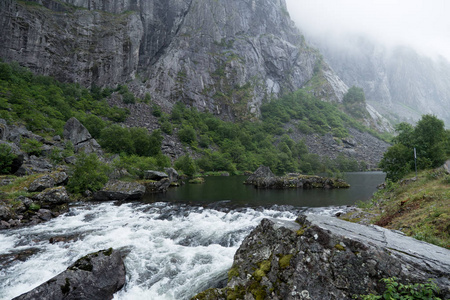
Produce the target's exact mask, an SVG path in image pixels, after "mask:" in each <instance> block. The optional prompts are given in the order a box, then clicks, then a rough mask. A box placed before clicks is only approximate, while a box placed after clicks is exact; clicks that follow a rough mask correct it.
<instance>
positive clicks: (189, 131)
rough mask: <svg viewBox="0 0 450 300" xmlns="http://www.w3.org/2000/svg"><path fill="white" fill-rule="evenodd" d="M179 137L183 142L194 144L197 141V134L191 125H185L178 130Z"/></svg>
mask: <svg viewBox="0 0 450 300" xmlns="http://www.w3.org/2000/svg"><path fill="white" fill-rule="evenodd" d="M178 138H179V139H180V141H181V142H182V143H186V144H188V145H192V144H193V143H194V142H196V141H197V135H196V133H195V130H194V128H193V127H192V126H191V125H185V126H183V127H182V128H181V129H180V130H179V131H178Z"/></svg>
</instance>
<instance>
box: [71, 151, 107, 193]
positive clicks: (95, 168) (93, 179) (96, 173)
mask: <svg viewBox="0 0 450 300" xmlns="http://www.w3.org/2000/svg"><path fill="white" fill-rule="evenodd" d="M108 172H109V167H108V165H106V164H105V163H103V162H101V161H100V160H99V159H98V157H97V155H96V154H95V153H91V154H89V155H86V154H84V153H82V154H80V155H78V159H77V161H76V163H75V165H74V167H73V170H72V176H71V177H70V179H69V183H68V184H67V189H68V190H69V191H70V192H72V193H82V192H84V191H87V190H89V191H92V192H95V191H98V190H100V189H101V188H102V187H103V185H104V184H105V183H106V182H108V175H107V174H108Z"/></svg>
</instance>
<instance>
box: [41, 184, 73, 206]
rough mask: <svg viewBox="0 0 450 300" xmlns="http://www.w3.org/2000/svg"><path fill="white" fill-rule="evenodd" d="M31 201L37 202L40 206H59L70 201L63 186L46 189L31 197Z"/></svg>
mask: <svg viewBox="0 0 450 300" xmlns="http://www.w3.org/2000/svg"><path fill="white" fill-rule="evenodd" d="M33 200H35V201H38V202H39V204H40V205H50V206H53V205H60V204H65V203H68V202H69V201H70V198H69V195H68V194H67V191H66V188H65V187H63V186H58V187H53V188H48V189H45V190H44V191H42V192H41V193H39V194H37V195H35V196H33Z"/></svg>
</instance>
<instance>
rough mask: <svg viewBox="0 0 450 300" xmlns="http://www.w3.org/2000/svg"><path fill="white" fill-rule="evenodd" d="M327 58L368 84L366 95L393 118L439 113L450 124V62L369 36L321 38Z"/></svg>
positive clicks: (343, 73)
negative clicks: (386, 45)
mask: <svg viewBox="0 0 450 300" xmlns="http://www.w3.org/2000/svg"><path fill="white" fill-rule="evenodd" d="M312 42H313V43H314V44H315V45H317V47H318V48H319V49H320V51H321V52H322V53H323V55H324V57H325V59H326V60H327V61H328V63H329V64H330V65H331V66H332V67H333V69H334V70H335V71H336V73H337V74H338V75H339V77H340V78H342V80H343V81H344V82H345V83H346V84H347V85H348V86H352V85H356V86H359V87H362V88H363V89H364V92H365V94H366V99H367V100H368V101H369V102H370V104H371V105H372V106H374V107H375V108H376V109H377V110H378V111H379V112H380V113H382V114H383V115H384V116H387V117H388V118H389V119H391V120H396V121H404V120H408V121H410V122H412V121H416V120H418V119H419V118H420V116H421V115H422V114H435V115H436V116H438V117H439V118H441V119H443V120H444V121H445V123H446V124H447V126H449V124H450V63H449V62H448V61H447V60H445V59H444V58H442V57H441V58H437V59H433V58H430V57H426V56H423V55H420V54H419V53H417V52H416V51H414V50H413V49H412V48H408V47H395V48H387V47H385V46H383V45H381V44H379V43H377V42H375V41H372V40H369V39H368V38H364V37H360V36H353V37H341V38H340V40H333V39H330V38H328V37H327V38H322V37H315V38H312Z"/></svg>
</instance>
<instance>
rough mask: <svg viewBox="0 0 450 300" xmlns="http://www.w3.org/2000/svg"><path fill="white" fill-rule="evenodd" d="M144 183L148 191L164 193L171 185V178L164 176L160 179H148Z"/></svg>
mask: <svg viewBox="0 0 450 300" xmlns="http://www.w3.org/2000/svg"><path fill="white" fill-rule="evenodd" d="M144 184H145V189H146V193H164V192H166V191H167V189H168V188H169V186H170V180H169V178H164V179H161V180H160V181H146V182H144Z"/></svg>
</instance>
